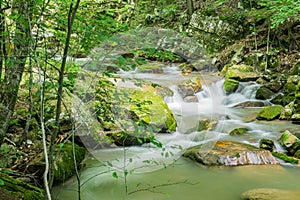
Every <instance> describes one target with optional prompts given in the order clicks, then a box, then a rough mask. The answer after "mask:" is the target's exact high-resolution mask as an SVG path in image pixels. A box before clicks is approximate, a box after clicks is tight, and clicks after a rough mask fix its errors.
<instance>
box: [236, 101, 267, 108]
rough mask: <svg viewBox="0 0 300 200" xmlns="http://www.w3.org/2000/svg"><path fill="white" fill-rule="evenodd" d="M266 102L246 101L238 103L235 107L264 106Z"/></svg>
mask: <svg viewBox="0 0 300 200" xmlns="http://www.w3.org/2000/svg"><path fill="white" fill-rule="evenodd" d="M264 106H265V103H264V102H261V101H245V102H242V103H239V104H236V105H235V106H234V107H235V108H239V107H241V108H249V107H264Z"/></svg>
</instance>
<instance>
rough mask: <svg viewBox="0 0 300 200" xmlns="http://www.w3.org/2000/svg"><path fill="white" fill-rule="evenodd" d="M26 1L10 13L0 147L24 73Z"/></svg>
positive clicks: (21, 0) (1, 93) (0, 90)
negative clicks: (13, 15) (12, 24)
mask: <svg viewBox="0 0 300 200" xmlns="http://www.w3.org/2000/svg"><path fill="white" fill-rule="evenodd" d="M28 4H29V2H28V1H27V0H17V1H15V2H14V5H15V7H14V8H13V10H12V12H14V13H17V15H18V18H16V21H15V22H16V30H15V33H14V35H15V36H14V38H13V44H14V45H13V49H12V53H11V55H10V56H9V57H8V59H7V61H6V63H5V74H4V79H3V81H2V82H1V86H0V108H1V110H0V145H1V144H2V142H3V138H4V136H5V133H6V131H7V128H8V123H9V121H10V118H11V116H12V114H13V111H14V108H15V104H16V102H17V97H18V91H19V86H20V81H21V79H22V75H23V72H24V67H25V64H26V59H27V57H28V47H29V42H30V38H29V25H28V12H29V9H28V6H29V5H28Z"/></svg>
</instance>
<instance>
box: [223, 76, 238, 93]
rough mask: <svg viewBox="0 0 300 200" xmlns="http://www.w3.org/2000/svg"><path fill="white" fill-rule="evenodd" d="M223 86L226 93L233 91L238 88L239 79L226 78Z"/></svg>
mask: <svg viewBox="0 0 300 200" xmlns="http://www.w3.org/2000/svg"><path fill="white" fill-rule="evenodd" d="M223 87H224V90H225V92H226V93H227V94H230V93H233V92H235V91H236V90H237V89H238V87H239V81H237V80H234V79H231V78H226V79H225V81H224V85H223Z"/></svg>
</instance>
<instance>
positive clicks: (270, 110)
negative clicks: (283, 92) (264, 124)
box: [256, 105, 284, 120]
mask: <svg viewBox="0 0 300 200" xmlns="http://www.w3.org/2000/svg"><path fill="white" fill-rule="evenodd" d="M283 110H284V107H283V106H281V105H274V106H266V107H264V108H262V109H261V110H260V111H259V113H258V114H257V116H256V118H257V119H262V120H273V119H276V118H278V117H279V116H280V113H281V112H282V111H283Z"/></svg>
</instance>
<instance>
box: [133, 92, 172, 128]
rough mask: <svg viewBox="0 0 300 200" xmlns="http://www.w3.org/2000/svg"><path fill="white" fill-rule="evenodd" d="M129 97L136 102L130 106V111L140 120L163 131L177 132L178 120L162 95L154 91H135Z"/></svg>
mask: <svg viewBox="0 0 300 200" xmlns="http://www.w3.org/2000/svg"><path fill="white" fill-rule="evenodd" d="M129 96H130V97H131V98H132V99H133V101H134V102H136V103H135V104H134V105H131V106H130V111H131V112H133V113H135V115H137V116H138V117H139V119H140V120H142V121H143V122H145V123H146V124H149V125H152V126H153V127H154V128H155V129H160V130H161V131H166V132H171V131H175V130H176V126H177V123H176V120H175V118H174V116H173V114H172V113H171V111H170V109H169V108H168V106H167V104H166V103H165V102H164V101H163V99H162V97H161V96H160V95H156V94H154V93H153V92H152V91H142V90H134V91H133V92H132V93H131V94H129ZM141 99H142V100H144V103H143V102H142V101H141ZM139 102H140V103H139Z"/></svg>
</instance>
